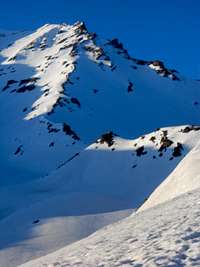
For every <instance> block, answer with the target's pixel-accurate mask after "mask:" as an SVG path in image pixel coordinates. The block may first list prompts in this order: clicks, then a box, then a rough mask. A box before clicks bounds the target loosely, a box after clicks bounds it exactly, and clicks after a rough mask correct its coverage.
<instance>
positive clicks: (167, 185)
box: [139, 142, 200, 211]
mask: <svg viewBox="0 0 200 267" xmlns="http://www.w3.org/2000/svg"><path fill="white" fill-rule="evenodd" d="M198 143H199V142H198ZM199 163H200V145H199V144H197V145H196V146H195V147H194V148H193V149H192V150H191V151H190V153H188V155H187V156H186V157H185V158H184V159H183V160H182V161H181V162H180V163H179V164H178V166H177V167H176V168H175V170H174V171H173V172H172V173H170V175H169V176H168V177H167V178H166V179H165V180H164V181H163V183H161V185H160V186H159V187H158V188H156V190H155V191H154V192H153V193H152V194H151V196H150V197H149V198H148V200H147V201H146V202H145V203H144V204H143V205H142V207H141V208H140V209H139V211H142V210H145V209H148V208H150V207H153V206H155V205H158V204H160V203H162V202H165V201H168V200H170V199H172V198H174V197H176V196H179V195H180V194H183V193H185V192H188V191H191V190H194V189H196V188H199V187H200V173H199Z"/></svg>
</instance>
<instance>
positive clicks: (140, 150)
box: [136, 146, 147, 157]
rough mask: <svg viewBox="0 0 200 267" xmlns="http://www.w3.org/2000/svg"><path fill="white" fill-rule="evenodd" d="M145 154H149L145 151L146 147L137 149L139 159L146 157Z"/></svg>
mask: <svg viewBox="0 0 200 267" xmlns="http://www.w3.org/2000/svg"><path fill="white" fill-rule="evenodd" d="M145 154H147V152H146V151H144V146H141V147H138V148H137V149H136V155H137V156H138V157H140V156H142V155H145Z"/></svg>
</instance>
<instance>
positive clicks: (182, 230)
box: [20, 189, 200, 267]
mask: <svg viewBox="0 0 200 267" xmlns="http://www.w3.org/2000/svg"><path fill="white" fill-rule="evenodd" d="M199 198H200V191H199V189H198V191H192V192H190V193H187V194H185V195H182V196H181V197H179V198H176V199H174V200H173V201H170V202H167V203H165V204H162V205H159V206H156V207H154V208H152V209H149V210H147V211H144V212H140V213H138V214H136V215H134V216H130V217H128V218H126V219H124V220H122V221H121V222H118V223H115V224H113V225H110V226H107V227H105V228H103V229H101V230H99V231H97V232H96V233H94V234H93V235H91V236H89V237H88V238H86V239H83V240H81V241H79V242H76V243H74V244H72V245H70V246H67V247H65V248H63V249H61V250H58V251H56V252H54V253H52V254H50V255H47V256H45V257H42V258H39V259H37V260H35V261H32V262H29V263H25V264H24V265H21V266H20V267H35V266H37V267H43V266H48V267H61V266H69V267H78V266H79V267H80V266H81V267H94V266H105V267H110V266H112V267H114V266H126V267H129V266H130V267H131V266H146V267H154V266H155V267H156V266H162V267H166V266H188V267H189V266H200V252H199V242H200V225H199V212H200V208H199V207H200V206H199Z"/></svg>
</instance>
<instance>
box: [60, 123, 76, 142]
mask: <svg viewBox="0 0 200 267" xmlns="http://www.w3.org/2000/svg"><path fill="white" fill-rule="evenodd" d="M63 132H64V133H65V134H66V135H70V136H71V137H72V138H73V139H74V140H80V138H79V137H78V135H77V134H76V133H75V132H74V131H73V130H72V129H71V127H70V126H69V125H67V124H66V123H63Z"/></svg>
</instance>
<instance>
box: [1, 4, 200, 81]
mask: <svg viewBox="0 0 200 267" xmlns="http://www.w3.org/2000/svg"><path fill="white" fill-rule="evenodd" d="M77 20H84V21H85V22H86V24H87V27H88V29H89V30H90V31H95V32H97V33H98V34H100V35H102V36H103V37H105V38H112V37H118V38H119V39H120V40H121V41H122V42H123V43H124V46H125V47H126V48H127V49H128V50H129V52H130V54H131V55H132V56H135V57H138V58H143V59H161V60H164V61H165V62H166V63H167V64H168V66H169V67H172V68H176V69H178V70H179V71H181V72H182V73H183V74H184V75H186V76H188V77H191V78H197V79H198V78H200V1H199V0H120V1H119V0H100V1H98V0H93V1H92V0H26V1H25V0H0V28H3V29H35V28H37V27H39V26H41V25H43V24H45V23H61V22H66V23H73V22H75V21H77Z"/></svg>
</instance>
